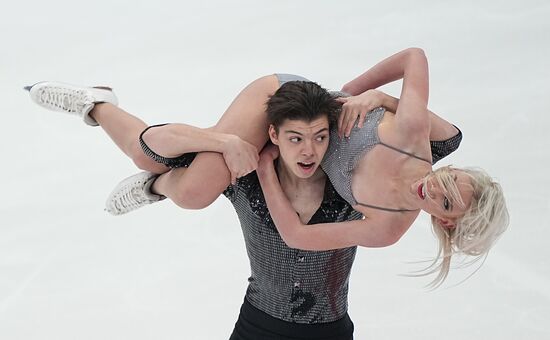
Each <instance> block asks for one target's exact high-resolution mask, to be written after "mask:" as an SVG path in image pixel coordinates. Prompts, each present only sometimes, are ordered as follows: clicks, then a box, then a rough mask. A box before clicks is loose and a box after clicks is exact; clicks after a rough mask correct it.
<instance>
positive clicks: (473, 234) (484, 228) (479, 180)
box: [421, 166, 509, 288]
mask: <svg viewBox="0 0 550 340" xmlns="http://www.w3.org/2000/svg"><path fill="white" fill-rule="evenodd" d="M452 169H455V170H459V171H463V172H464V173H466V174H467V175H468V177H469V178H470V182H471V186H472V189H473V194H472V201H471V203H470V206H469V207H468V209H467V210H466V213H465V214H464V216H462V217H460V218H458V219H457V220H456V222H455V225H454V227H446V226H443V225H441V224H440V223H439V221H438V219H437V218H436V217H434V216H432V230H433V233H434V234H435V236H436V237H437V239H438V241H439V249H438V252H437V256H436V258H435V259H434V260H433V262H432V263H431V264H430V265H429V266H428V267H427V268H426V269H425V270H424V271H423V274H421V275H429V274H432V273H435V272H437V276H436V277H435V279H434V280H433V281H432V282H431V283H430V284H429V286H431V287H432V288H436V287H438V286H440V285H441V284H442V283H443V281H445V279H446V278H447V276H448V274H449V270H450V267H451V257H452V256H453V255H454V254H463V255H469V256H472V259H471V260H469V261H468V262H467V264H472V263H474V262H477V261H479V260H481V259H482V260H484V259H485V258H486V257H487V255H488V253H489V249H491V247H492V246H493V244H494V243H495V241H496V240H497V239H498V238H499V237H500V235H502V233H503V232H504V231H505V230H506V228H507V227H508V223H509V215H508V209H507V208H506V201H505V199H504V193H503V191H502V187H501V186H500V184H498V183H497V182H495V181H493V179H492V178H491V177H490V176H489V175H488V174H487V173H486V172H485V171H483V170H481V169H477V168H466V169H458V168H451V167H450V166H447V167H443V168H440V169H437V170H436V171H434V173H433V176H434V178H435V179H436V180H437V182H438V183H439V185H440V187H441V188H443V190H444V192H445V194H446V195H448V196H449V198H450V199H451V200H452V201H454V202H456V203H458V204H460V205H462V206H464V201H463V200H462V197H461V196H460V192H459V190H458V186H457V184H456V182H455V181H454V179H453V176H452V174H451V170H452Z"/></svg>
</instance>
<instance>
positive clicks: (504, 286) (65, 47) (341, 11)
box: [0, 0, 550, 340]
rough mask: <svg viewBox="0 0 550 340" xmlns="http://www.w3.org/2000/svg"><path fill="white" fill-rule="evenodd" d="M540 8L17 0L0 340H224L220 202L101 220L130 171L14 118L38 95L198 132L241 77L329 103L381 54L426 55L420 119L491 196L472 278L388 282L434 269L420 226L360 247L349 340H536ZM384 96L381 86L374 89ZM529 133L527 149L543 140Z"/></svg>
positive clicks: (101, 153) (543, 171)
mask: <svg viewBox="0 0 550 340" xmlns="http://www.w3.org/2000/svg"><path fill="white" fill-rule="evenodd" d="M548 17H550V3H548V1H546V0H526V1H522V2H519V1H496V0H494V1H474V0H465V1H436V0H433V1H414V2H413V1H410V2H409V1H405V0H401V1H377V2H373V1H359V0H357V1H346V2H344V1H342V2H340V3H337V2H334V1H331V2H328V1H319V0H317V1H290V0H279V1H242V0H240V1H210V2H198V1H197V2H188V1H178V2H176V1H174V2H169V1H156V2H152V1H137V0H134V1H130V0H126V1H107V0H96V1H87V2H77V1H69V0H65V1H59V0H51V1H36V0H31V1H20V2H15V1H13V2H10V3H9V4H7V3H4V4H3V6H2V10H1V11H0V41H1V42H2V45H1V47H2V48H1V50H0V115H1V116H0V117H1V124H2V125H1V127H2V129H1V133H0V150H1V155H2V166H1V170H0V171H1V173H0V179H1V183H2V192H1V194H0V196H1V205H0V339H226V338H228V336H229V334H230V333H231V330H232V328H233V324H234V322H235V321H236V318H237V315H238V310H239V307H240V304H241V302H242V299H243V296H244V293H245V289H246V284H247V281H246V279H247V277H248V275H249V268H248V260H247V258H246V253H245V248H244V244H243V241H242V235H241V231H240V228H239V224H238V221H237V218H236V215H235V213H234V211H233V210H232V207H231V205H230V204H229V202H227V201H226V200H225V199H224V198H221V199H219V200H218V201H217V202H216V203H215V204H214V205H213V206H211V207H209V208H208V209H206V210H204V211H184V210H182V209H179V208H177V207H176V206H175V205H174V204H172V203H171V202H169V201H164V202H163V203H160V204H157V205H156V206H151V207H147V208H144V209H141V210H139V211H136V212H134V213H131V214H129V215H126V216H122V217H112V216H109V215H108V214H107V213H105V212H104V211H103V203H104V200H105V198H106V197H107V195H108V194H109V192H110V191H111V189H112V188H113V187H114V185H115V184H116V183H118V181H119V180H121V179H122V178H124V177H126V176H128V175H131V174H133V173H135V172H136V171H137V170H136V169H135V167H134V166H133V164H132V163H131V162H130V161H129V160H128V159H126V158H125V156H124V155H123V154H122V153H121V152H119V151H118V150H117V149H116V147H114V146H113V144H112V143H111V142H110V140H109V139H108V138H106V135H105V134H104V133H103V132H102V131H101V129H99V128H96V129H92V128H89V127H87V126H85V125H83V124H82V122H81V121H80V120H78V119H75V118H72V117H68V116H66V115H63V114H59V113H52V112H48V111H46V110H43V109H41V108H39V107H38V106H36V105H34V104H33V103H31V101H30V99H29V98H28V94H27V93H25V92H24V91H22V89H21V88H22V87H23V86H24V85H28V84H32V83H34V82H36V81H40V80H62V81H66V82H72V83H77V84H89V85H110V86H112V87H114V88H115V91H116V93H117V95H118V97H119V99H120V103H121V106H122V107H123V108H125V109H126V110H128V111H130V112H132V113H135V114H137V115H138V116H140V117H142V118H143V119H145V120H146V121H147V122H148V123H151V124H152V123H160V122H186V123H190V124H194V125H198V126H202V127H206V126H210V125H212V124H214V123H215V122H216V120H217V119H218V118H219V117H220V115H221V114H222V113H223V111H224V109H225V107H227V105H228V104H229V103H230V101H231V100H232V98H233V97H234V96H235V95H236V94H237V93H238V92H239V91H240V89H242V88H243V87H244V86H245V85H246V84H247V83H248V82H250V81H251V80H253V79H255V78H257V77H259V76H262V75H264V74H270V73H274V72H286V73H296V74H300V75H303V76H306V77H308V78H310V79H312V80H316V81H318V82H319V83H320V84H322V85H323V86H325V87H328V88H332V89H339V88H340V86H341V85H343V84H344V83H345V82H347V81H348V80H350V79H352V78H353V77H354V76H356V75H358V74H359V73H361V72H363V71H364V70H365V69H367V68H368V67H370V66H372V65H373V64H374V63H376V62H378V61H379V60H381V59H382V58H384V57H386V56H389V55H390V54H392V53H394V52H397V51H399V50H401V49H404V48H406V47H410V46H418V47H422V48H424V49H425V51H426V53H427V55H428V58H429V63H430V73H431V78H430V82H431V93H430V108H431V109H432V110H434V111H435V112H438V113H440V114H441V115H443V116H444V117H446V118H447V119H449V120H450V121H452V122H454V123H455V124H456V125H458V126H459V127H460V128H461V129H462V130H463V132H464V141H463V143H462V146H461V148H460V150H459V151H458V152H456V153H455V154H453V155H452V156H451V157H449V159H448V160H445V161H443V162H442V164H448V163H453V164H460V165H476V166H481V167H483V168H485V169H486V170H487V171H489V172H490V173H491V174H492V175H493V176H494V177H496V178H497V179H498V180H499V181H500V182H501V183H502V186H503V187H504V189H505V191H506V193H507V200H508V206H509V209H510V214H511V225H510V228H509V230H508V231H507V233H506V234H505V235H504V236H503V237H502V239H501V240H500V242H499V243H498V244H497V246H496V247H495V249H494V250H493V251H492V252H491V254H490V256H489V257H488V259H487V261H486V263H485V264H484V265H483V266H482V267H481V269H480V270H479V271H478V272H477V273H476V274H475V275H473V277H471V278H470V279H468V280H467V281H465V282H464V283H462V284H459V285H458V286H456V284H457V283H459V282H460V281H462V280H463V279H464V278H466V277H467V276H468V275H469V274H471V272H472V269H466V270H464V269H462V270H454V271H453V273H452V275H451V276H450V278H449V279H448V281H447V283H446V284H445V285H444V287H442V288H440V289H438V290H436V291H428V290H426V289H425V288H423V286H424V285H425V284H426V283H428V282H429V278H409V277H403V276H399V274H406V273H409V272H411V271H412V270H415V269H419V268H421V267H422V266H421V265H419V264H408V263H406V262H408V261H418V260H424V259H427V258H429V257H430V256H432V255H433V254H434V253H435V250H436V241H435V238H434V237H433V236H432V234H431V231H430V227H429V221H428V217H427V216H426V215H422V216H421V218H419V219H418V220H417V222H416V223H415V224H414V225H413V227H412V228H411V230H410V231H409V232H408V233H407V234H406V235H405V236H404V237H403V239H402V240H401V241H400V242H399V243H398V244H397V245H394V246H392V247H389V248H385V249H361V250H360V251H359V252H358V256H357V260H356V263H355V266H354V268H353V273H352V277H351V287H350V288H351V292H350V315H351V317H352V319H353V320H354V322H355V326H356V332H355V338H356V339H426V340H429V339H441V338H445V339H447V340H450V339H528V340H537V339H549V338H550V326H549V325H548V321H549V320H550V265H549V264H550V260H549V259H548V256H549V255H550V251H549V250H548V248H547V247H548V239H549V236H550V230H549V227H550V223H549V222H548V221H549V218H550V214H549V212H550V199H549V197H548V189H549V188H550V180H549V177H548V171H549V165H550V157H549V151H548V149H549V146H550V142H548V138H547V135H548V132H549V131H548V127H549V123H550V118H549V117H550V112H549V111H550V110H549V109H550V100H549V99H548V98H549V97H548V94H549V92H550V91H549V90H550V86H549V85H548V81H549V79H550V67H549V63H548V60H550V37H549V35H550V21H549V20H548ZM386 90H387V91H389V92H390V93H392V94H394V95H398V93H399V92H398V90H399V86H392V87H387V88H386ZM545 135H546V136H545Z"/></svg>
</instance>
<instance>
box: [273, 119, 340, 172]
mask: <svg viewBox="0 0 550 340" xmlns="http://www.w3.org/2000/svg"><path fill="white" fill-rule="evenodd" d="M269 137H270V138H271V142H272V143H273V144H275V145H277V146H279V155H280V156H279V158H280V160H281V161H283V162H284V165H285V166H286V167H287V168H288V169H289V171H291V172H292V173H293V174H294V175H296V176H297V177H299V178H309V177H311V176H312V175H313V174H314V173H315V171H316V170H317V168H318V167H319V165H320V164H321V160H322V159H323V157H324V156H325V152H326V151H327V148H328V141H329V123H328V118H327V116H321V117H319V118H317V119H314V120H312V121H303V120H290V119H287V120H285V121H283V123H282V124H281V125H280V126H279V133H277V132H276V131H275V128H274V127H273V126H270V127H269Z"/></svg>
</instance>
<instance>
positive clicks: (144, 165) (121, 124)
mask: <svg viewBox="0 0 550 340" xmlns="http://www.w3.org/2000/svg"><path fill="white" fill-rule="evenodd" d="M90 116H91V117H92V118H93V119H95V120H96V121H97V122H98V123H99V125H100V126H101V127H102V128H103V130H104V131H105V132H106V133H107V135H109V137H110V138H111V139H112V140H113V142H115V144H116V145H117V146H118V147H119V148H120V149H121V150H122V152H124V153H125V154H126V155H127V156H128V157H130V158H131V159H132V161H134V163H135V164H136V165H137V167H138V168H140V169H143V170H146V171H149V172H152V173H156V174H162V173H165V172H167V171H168V170H169V168H168V167H166V166H164V165H162V164H159V163H156V162H155V161H153V160H152V159H151V158H149V157H147V156H146V155H145V154H144V153H143V150H142V149H141V146H140V144H139V135H140V133H141V132H142V131H143V130H144V129H145V128H146V127H147V125H146V124H145V123H144V122H143V121H142V120H141V119H139V118H137V117H135V116H133V115H131V114H129V113H128V112H126V111H124V110H122V109H121V108H119V107H117V106H114V105H112V104H109V103H101V104H96V105H95V106H94V108H93V110H92V111H91V112H90Z"/></svg>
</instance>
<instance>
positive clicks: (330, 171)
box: [321, 107, 462, 209]
mask: <svg viewBox="0 0 550 340" xmlns="http://www.w3.org/2000/svg"><path fill="white" fill-rule="evenodd" d="M385 111H386V110H385V109H384V108H383V107H379V108H376V109H374V110H372V111H371V112H369V113H367V115H366V119H365V122H364V124H363V127H362V128H358V127H357V122H356V123H355V126H354V127H353V129H352V131H351V134H350V136H349V138H340V137H339V136H338V131H337V129H336V128H333V129H331V131H330V140H329V147H328V149H327V152H326V154H325V157H324V158H323V161H322V162H321V167H322V169H323V170H324V171H325V173H326V174H327V176H328V178H329V179H330V181H331V182H332V184H333V185H334V188H335V189H336V191H337V192H338V193H339V194H340V195H341V196H342V198H344V199H345V200H346V201H347V202H348V203H350V204H351V205H352V206H354V205H356V204H358V202H357V201H356V200H355V198H354V197H353V193H352V191H351V177H352V173H353V169H355V167H356V166H357V164H358V163H359V161H360V160H361V158H362V157H363V156H364V155H365V154H366V153H367V152H368V151H369V150H371V149H372V148H373V147H374V146H375V145H377V144H384V143H382V142H381V141H380V138H379V136H378V124H379V123H380V121H381V120H382V118H383V117H384V113H385ZM457 129H458V128H457ZM461 140H462V133H461V132H460V130H459V132H458V133H457V134H456V135H455V136H453V137H451V138H449V139H447V140H444V141H430V146H431V150H432V164H435V163H436V162H437V161H439V160H440V159H441V158H443V157H445V156H447V155H449V154H450V153H452V152H453V151H455V150H456V149H457V148H458V146H459V145H460V142H461ZM384 145H386V146H387V147H390V148H392V149H395V150H396V151H398V152H402V153H405V152H404V151H401V150H399V149H397V148H394V147H392V146H389V145H387V144H384ZM413 157H416V156H414V155H413ZM417 158H418V157H417ZM425 161H428V160H425ZM359 204H364V202H363V203H359ZM365 205H366V204H365ZM375 208H376V207H375ZM378 208H382V207H378ZM382 209H384V208H382Z"/></svg>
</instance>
